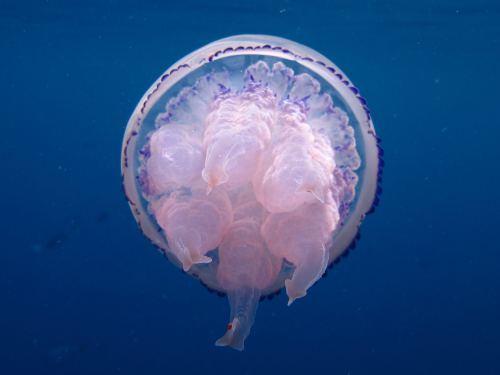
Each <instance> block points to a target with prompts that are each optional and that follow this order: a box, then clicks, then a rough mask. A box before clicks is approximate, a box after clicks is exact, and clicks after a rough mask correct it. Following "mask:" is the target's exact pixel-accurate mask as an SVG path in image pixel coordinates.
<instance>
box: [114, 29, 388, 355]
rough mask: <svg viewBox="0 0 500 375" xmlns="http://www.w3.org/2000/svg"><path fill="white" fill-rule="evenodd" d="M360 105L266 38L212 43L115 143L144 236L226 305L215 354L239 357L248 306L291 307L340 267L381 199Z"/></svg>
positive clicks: (318, 67)
mask: <svg viewBox="0 0 500 375" xmlns="http://www.w3.org/2000/svg"><path fill="white" fill-rule="evenodd" d="M379 142H380V139H379V138H378V137H377V136H376V135H375V129H374V127H373V124H372V120H371V116H370V111H369V110H368V108H367V107H366V100H365V99H364V98H362V97H361V96H360V95H359V92H358V90H357V89H356V88H355V87H354V86H353V85H352V83H351V82H350V81H349V80H348V79H347V77H346V76H345V75H344V73H343V72H342V71H340V70H339V69H338V68H337V67H336V66H335V65H334V64H333V63H332V62H331V61H330V60H328V59H327V58H326V57H324V56H323V55H321V54H319V53H318V52H316V51H314V50H312V49H310V48H308V47H305V46H302V45H300V44H297V43H295V42H292V41H289V40H286V39H282V38H277V37H270V36H262V35H241V36H234V37H230V38H226V39H222V40H219V41H216V42H214V43H211V44H209V45H207V46H205V47H203V48H201V49H199V50H197V51H195V52H193V53H191V54H189V55H188V56H186V57H185V58H183V59H181V60H180V61H178V62H177V63H176V64H174V65H173V66H172V67H171V68H170V69H168V70H167V71H166V72H165V74H163V75H162V76H161V77H160V78H159V79H158V80H157V81H156V82H155V83H154V84H153V85H152V86H151V88H150V89H149V90H148V91H147V92H146V94H145V95H144V96H143V98H142V99H141V101H140V102H139V104H138V105H137V107H136V109H135V111H134V113H133V114H132V117H131V118H130V120H129V123H128V126H127V128H126V130H125V135H124V139H123V147H122V164H121V165H122V179H123V190H124V192H125V195H126V197H127V200H128V202H129V204H130V207H131V209H132V212H133V214H134V216H135V219H136V220H137V223H138V225H139V228H140V230H141V231H142V232H143V233H144V235H145V236H146V237H147V238H148V239H149V240H150V241H151V242H152V243H153V244H154V245H155V246H156V247H157V248H158V249H159V250H160V251H161V252H162V253H163V255H164V256H165V257H167V258H168V259H169V260H170V261H171V262H172V263H174V264H175V265H176V266H177V267H179V268H181V269H183V270H184V271H185V272H186V273H188V274H190V275H191V276H192V277H195V278H197V279H199V280H200V282H201V284H202V285H204V286H206V287H207V288H208V290H209V291H211V292H217V294H218V295H220V296H225V295H227V296H228V299H229V303H230V305H231V316H230V323H229V325H228V330H227V332H226V334H225V335H224V336H223V337H222V338H221V339H219V340H218V341H217V343H216V344H217V345H220V346H225V345H228V346H231V347H233V348H235V349H238V350H242V349H243V347H244V340H245V338H246V337H247V336H248V334H249V332H250V328H251V326H252V324H253V321H254V317H255V313H256V310H257V306H258V302H259V301H260V300H262V298H264V297H265V296H268V298H269V299H271V298H272V297H274V296H275V295H276V294H279V292H280V291H281V289H282V288H285V289H286V293H287V295H288V298H289V301H288V304H291V303H292V302H293V301H295V300H296V299H297V298H301V297H304V296H305V295H306V293H307V290H308V289H309V288H310V287H311V286H312V285H313V284H314V283H315V282H317V281H318V280H319V278H321V277H322V275H324V274H325V272H326V269H327V268H331V267H333V265H334V264H336V263H338V262H339V260H340V259H341V257H347V254H348V252H349V249H354V247H355V245H356V239H359V228H360V224H361V222H362V221H363V219H364V217H365V215H367V214H369V213H372V212H373V211H374V206H376V205H378V202H379V200H378V197H377V194H378V195H380V193H381V188H380V186H379V185H378V182H380V181H381V176H380V175H381V174H382V169H381V168H382V167H383V160H382V158H381V156H382V155H383V151H382V149H381V148H380V146H379V145H378V143H379Z"/></svg>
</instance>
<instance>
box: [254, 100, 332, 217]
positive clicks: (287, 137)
mask: <svg viewBox="0 0 500 375" xmlns="http://www.w3.org/2000/svg"><path fill="white" fill-rule="evenodd" d="M334 168H335V162H334V159H333V151H332V149H331V147H330V143H329V141H328V139H327V138H326V137H323V136H321V135H320V134H317V136H316V137H315V135H314V134H313V131H312V129H311V127H310V126H309V125H308V123H307V117H306V114H305V107H304V105H303V103H302V102H300V103H291V102H290V101H284V102H283V103H282V105H281V108H280V111H279V113H278V120H277V124H276V129H275V131H274V132H273V140H272V144H271V147H270V148H269V150H267V151H266V152H265V153H264V154H263V155H262V157H261V160H260V165H259V167H258V169H257V172H256V174H255V175H254V178H253V185H254V191H255V196H256V197H257V199H258V200H259V202H261V203H262V204H263V205H264V207H265V208H266V209H267V210H268V211H270V212H274V213H279V212H290V211H294V210H296V209H298V208H299V207H300V206H301V205H302V204H304V203H312V202H314V201H315V200H319V201H320V202H322V203H323V202H324V201H325V193H326V191H327V190H328V188H329V186H330V181H331V174H332V171H333V169H334Z"/></svg>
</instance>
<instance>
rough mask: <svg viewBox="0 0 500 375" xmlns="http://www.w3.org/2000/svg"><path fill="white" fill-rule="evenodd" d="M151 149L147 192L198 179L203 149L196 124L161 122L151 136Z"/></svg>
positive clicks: (172, 187)
mask: <svg viewBox="0 0 500 375" xmlns="http://www.w3.org/2000/svg"><path fill="white" fill-rule="evenodd" d="M150 150H151V156H150V158H149V160H148V161H147V172H148V174H147V176H148V177H147V178H148V179H149V189H150V194H152V195H159V194H162V193H168V192H170V191H174V190H175V189H178V188H180V187H181V186H186V187H191V186H193V185H194V184H195V183H196V182H197V181H198V180H199V179H200V177H201V176H200V172H201V170H202V168H203V159H204V152H203V146H202V143H201V130H200V128H199V127H196V126H189V125H165V126H162V127H161V128H160V129H158V130H157V131H156V132H155V133H154V134H153V136H152V137H151V141H150Z"/></svg>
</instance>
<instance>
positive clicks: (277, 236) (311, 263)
mask: <svg viewBox="0 0 500 375" xmlns="http://www.w3.org/2000/svg"><path fill="white" fill-rule="evenodd" d="M338 182H340V183H342V182H343V181H338ZM339 190H342V189H341V187H340V189H339ZM335 192H336V189H335ZM336 198H337V199H338V197H336ZM338 225H339V213H338V205H337V204H336V202H335V199H333V197H332V190H331V189H329V190H328V191H327V193H326V195H325V203H321V202H319V201H315V202H313V203H305V204H303V205H302V206H301V207H300V208H299V209H298V210H296V211H294V212H283V213H273V214H270V215H269V216H268V217H267V219H266V221H265V222H264V224H263V225H262V232H261V233H262V236H263V237H264V239H265V241H266V243H267V245H268V246H269V250H270V251H271V253H273V254H274V255H276V256H278V257H280V258H285V259H286V260H287V261H288V262H291V263H293V264H294V265H295V266H296V267H297V268H296V269H295V272H294V274H293V276H292V279H291V280H286V281H285V287H286V293H287V295H288V298H289V300H288V305H290V304H291V303H292V302H293V301H294V300H295V299H297V298H300V297H303V296H305V295H306V293H307V292H306V291H307V289H309V288H310V287H311V286H312V285H313V284H314V283H315V282H316V281H317V280H318V279H319V278H320V277H321V276H322V275H323V273H324V272H325V269H326V266H327V265H328V259H329V254H330V253H329V251H328V250H329V248H330V246H331V245H332V234H333V232H334V231H335V230H336V229H337V228H338Z"/></svg>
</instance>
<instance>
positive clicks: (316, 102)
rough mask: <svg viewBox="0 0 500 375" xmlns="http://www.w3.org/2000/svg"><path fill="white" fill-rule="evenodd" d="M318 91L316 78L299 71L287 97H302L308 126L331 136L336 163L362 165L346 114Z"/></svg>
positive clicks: (344, 166)
mask: <svg viewBox="0 0 500 375" xmlns="http://www.w3.org/2000/svg"><path fill="white" fill-rule="evenodd" d="M320 90H321V86H320V84H319V82H318V81H317V80H315V79H314V78H312V77H311V76H310V75H309V74H301V75H298V76H296V77H295V83H294V85H293V87H292V89H291V90H290V98H299V99H305V101H306V102H307V105H308V111H307V112H308V113H307V115H308V121H309V125H310V126H311V128H312V129H313V130H315V131H317V132H318V133H320V134H324V135H326V136H327V137H328V138H329V139H330V142H331V148H332V149H333V150H334V151H335V163H336V165H338V166H341V167H342V168H349V169H351V170H356V169H358V168H359V167H360V165H361V158H360V157H359V155H358V152H357V150H356V139H355V138H354V129H353V128H352V126H349V117H348V116H347V114H346V113H345V112H344V111H343V110H342V109H340V108H338V107H335V108H334V107H333V101H332V97H331V96H330V95H329V94H325V93H323V94H320V93H319V92H320Z"/></svg>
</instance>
